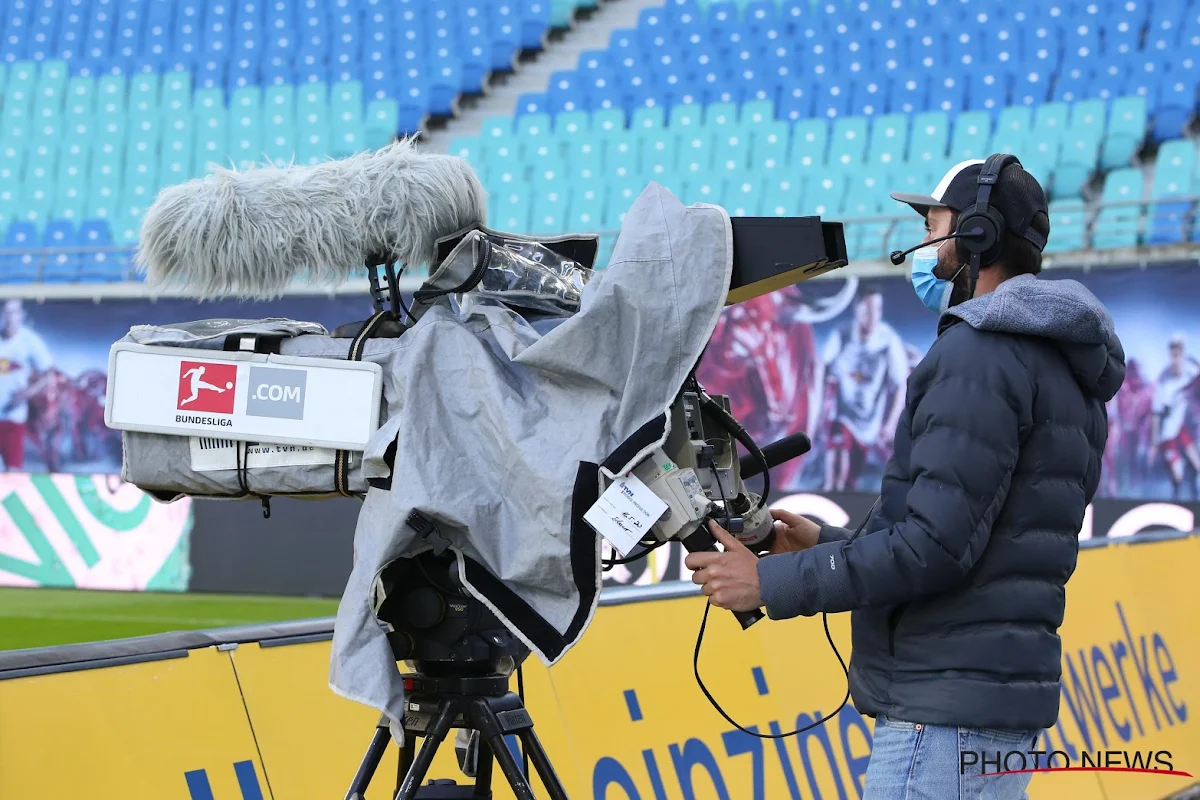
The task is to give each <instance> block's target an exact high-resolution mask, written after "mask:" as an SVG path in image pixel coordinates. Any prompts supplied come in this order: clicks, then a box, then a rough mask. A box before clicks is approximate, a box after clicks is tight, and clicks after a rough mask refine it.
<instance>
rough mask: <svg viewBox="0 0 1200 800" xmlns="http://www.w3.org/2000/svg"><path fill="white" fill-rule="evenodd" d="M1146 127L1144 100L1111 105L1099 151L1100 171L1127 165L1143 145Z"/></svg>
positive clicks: (1127, 99) (1122, 99)
mask: <svg viewBox="0 0 1200 800" xmlns="http://www.w3.org/2000/svg"><path fill="white" fill-rule="evenodd" d="M1146 123H1147V101H1146V98H1144V97H1120V98H1117V99H1116V100H1114V101H1113V104H1112V108H1111V109H1110V110H1109V117H1108V126H1107V129H1106V132H1105V137H1104V141H1103V143H1102V144H1101V149H1100V166H1101V168H1102V169H1105V170H1110V169H1116V168H1118V167H1122V166H1125V165H1127V164H1129V162H1130V161H1131V160H1132V159H1133V156H1134V154H1135V153H1137V151H1138V150H1139V149H1141V146H1142V143H1143V142H1144V141H1145V138H1146Z"/></svg>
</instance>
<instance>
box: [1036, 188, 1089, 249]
mask: <svg viewBox="0 0 1200 800" xmlns="http://www.w3.org/2000/svg"><path fill="white" fill-rule="evenodd" d="M1049 210H1050V240H1049V241H1048V242H1046V252H1047V253H1064V252H1068V251H1072V250H1082V249H1083V248H1084V246H1085V240H1086V234H1087V207H1086V206H1085V205H1084V203H1083V202H1082V201H1080V200H1060V201H1056V202H1052V203H1051V204H1050V209H1049Z"/></svg>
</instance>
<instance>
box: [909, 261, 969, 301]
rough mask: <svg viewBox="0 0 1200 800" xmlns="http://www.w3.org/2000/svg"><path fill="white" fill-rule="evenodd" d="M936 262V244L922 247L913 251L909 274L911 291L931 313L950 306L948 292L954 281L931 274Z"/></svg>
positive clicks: (951, 288) (952, 288) (952, 287)
mask: <svg viewBox="0 0 1200 800" xmlns="http://www.w3.org/2000/svg"><path fill="white" fill-rule="evenodd" d="M937 264H938V248H937V246H936V245H929V246H928V247H922V248H921V249H920V250H918V251H917V252H915V253H913V260H912V273H911V274H912V284H913V291H915V292H916V293H917V297H918V298H919V299H920V300H921V303H922V305H924V306H925V307H926V308H928V309H929V310H930V311H932V312H933V313H935V314H938V315H941V314H944V313H946V309H948V308H950V294H951V292H953V291H954V283H953V279H951V280H946V279H945V278H939V277H937V276H936V275H934V274H933V271H934V269H936V268H937ZM959 271H960V272H961V271H962V270H959ZM955 277H957V275H955Z"/></svg>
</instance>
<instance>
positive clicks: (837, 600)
mask: <svg viewBox="0 0 1200 800" xmlns="http://www.w3.org/2000/svg"><path fill="white" fill-rule="evenodd" d="M982 165H983V162H980V161H971V162H964V163H962V164H959V165H957V166H956V167H954V168H953V169H952V170H951V171H950V173H949V174H947V175H946V176H945V177H944V178H943V179H942V181H941V183H940V184H939V185H938V187H937V188H936V189H935V190H934V192H933V194H932V195H931V196H921V195H907V194H893V195H892V197H893V198H894V199H897V200H900V201H902V202H906V203H908V204H909V205H911V206H913V208H915V209H916V211H917V212H918V213H920V214H921V215H922V216H923V217H924V218H925V227H926V237H925V239H924V242H925V243H929V244H927V245H926V246H925V247H923V248H921V249H920V250H918V251H917V253H916V256H915V258H913V261H912V267H911V270H912V277H913V286H914V289H915V291H916V292H917V295H918V297H919V298H920V299H921V301H922V302H923V304H924V305H925V306H926V307H927V308H929V310H930V311H932V312H934V313H937V314H938V315H939V321H938V337H937V339H936V341H935V342H934V344H933V345H932V347H931V348H930V349H929V352H928V353H927V354H926V355H925V357H924V359H922V361H921V363H920V364H919V365H918V366H917V367H916V369H915V370H914V371H913V373H912V375H911V377H910V378H909V380H908V385H907V397H906V399H905V408H904V411H903V413H902V415H901V417H900V421H899V424H898V426H897V429H896V432H895V439H894V449H893V455H892V457H891V459H890V460H889V462H888V465H887V468H886V471H885V474H884V477H883V481H882V487H881V498H880V502H879V504H878V506H877V510H876V511H875V512H874V513H873V514H872V516H871V517H870V519H869V520H868V522H867V524H866V525H865V526H864V527H863V529H862V530H861V532H860V533H858V534H852V533H851V532H850V531H848V530H844V529H840V528H834V527H831V526H827V525H820V526H818V525H817V524H816V523H813V522H811V521H809V520H807V519H805V518H803V517H799V516H795V515H792V514H789V513H785V512H781V511H774V512H773V515H774V517H775V519H776V520H777V522H776V528H777V535H776V539H775V543H774V545H773V548H772V550H771V552H770V553H769V554H768V555H766V556H765V557H763V558H761V559H760V558H758V557H757V556H756V555H755V554H754V553H752V552H750V551H749V550H747V549H746V548H745V547H743V546H742V545H741V544H740V543H739V542H738V541H737V540H736V539H734V538H733V537H732V536H730V535H729V534H728V533H727V532H725V531H724V530H722V529H720V527H719V526H717V525H716V524H715V523H712V528H713V533H714V535H715V536H716V537H717V538H718V540H719V541H720V542H721V543H722V545H723V546H724V552H722V553H697V554H692V555H689V556H688V557H687V560H686V564H687V566H688V567H689V568H690V569H693V570H696V572H695V574H694V575H693V580H694V581H695V582H696V583H699V584H701V585H703V586H704V594H705V595H708V596H709V597H710V599H711V602H712V603H713V605H717V606H719V607H722V608H729V609H733V610H737V611H747V610H752V609H756V608H760V607H765V609H766V612H767V614H768V616H770V617H771V618H772V619H786V618H791V617H798V616H813V615H815V614H819V613H822V612H830V613H833V612H840V611H853V615H852V617H851V627H852V638H853V652H852V655H851V661H850V668H849V669H850V688H851V692H852V696H853V699H854V704H855V706H856V708H857V709H858V710H859V711H860V712H862V713H864V714H867V715H869V716H873V717H875V719H876V725H875V734H874V743H873V746H872V752H871V760H870V765H869V767H868V769H867V775H866V787H865V795H864V796H865V797H866V798H867V800H890V799H891V798H912V797H921V798H939V800H942V799H944V798H958V797H980V796H986V797H990V798H1024V797H1025V796H1026V795H1025V791H1026V787H1027V785H1028V782H1029V778H1030V776H1029V774H1028V773H1026V774H1009V775H993V776H991V777H978V775H977V772H976V775H972V774H970V773H967V774H965V775H964V774H960V757H959V754H960V752H963V751H975V752H979V751H984V752H988V753H991V754H994V753H996V752H997V751H1000V752H1010V751H1022V752H1027V751H1029V750H1035V749H1038V748H1037V747H1036V746H1035V745H1036V742H1037V737H1038V736H1039V734H1040V733H1041V732H1042V731H1043V730H1044V729H1046V728H1048V727H1050V726H1052V725H1053V724H1054V723H1055V721H1056V720H1057V718H1058V711H1059V693H1060V681H1061V664H1060V657H1061V642H1060V639H1059V636H1058V633H1057V631H1058V628H1059V626H1060V625H1061V623H1062V620H1063V615H1064V612H1065V604H1066V592H1065V586H1066V583H1067V580H1068V578H1069V577H1070V575H1071V573H1072V571H1073V570H1074V568H1075V564H1076V556H1077V553H1078V547H1079V543H1078V533H1079V530H1080V528H1081V526H1082V523H1083V517H1084V511H1085V508H1086V506H1087V505H1088V503H1089V502H1090V501H1091V499H1092V497H1093V495H1094V494H1095V492H1096V489H1097V486H1098V484H1099V480H1100V469H1101V458H1102V456H1103V452H1104V448H1105V443H1106V438H1107V430H1108V425H1107V420H1106V413H1105V403H1106V402H1107V401H1108V400H1110V399H1111V398H1112V397H1113V396H1114V395H1115V394H1116V392H1117V389H1118V388H1119V387H1120V386H1121V383H1122V381H1123V380H1124V375H1125V356H1124V352H1123V350H1122V347H1121V343H1120V341H1119V340H1118V339H1117V336H1116V334H1115V332H1114V330H1113V323H1112V319H1111V317H1110V315H1109V314H1108V312H1107V310H1106V309H1105V308H1104V307H1103V306H1102V305H1101V303H1100V302H1099V301H1098V300H1097V299H1096V298H1095V296H1094V295H1092V294H1091V293H1090V292H1089V291H1088V290H1087V289H1086V288H1084V287H1083V286H1082V285H1081V284H1080V283H1078V282H1076V281H1073V280H1047V279H1045V278H1041V277H1038V273H1039V272H1040V270H1041V262H1042V248H1043V247H1044V246H1045V241H1046V237H1047V236H1048V235H1049V227H1050V226H1049V218H1048V214H1047V207H1046V199H1045V195H1044V193H1043V192H1042V188H1041V186H1040V185H1038V183H1037V181H1036V180H1035V179H1034V178H1033V177H1032V176H1031V175H1030V174H1029V173H1028V172H1026V171H1025V170H1024V169H1023V168H1022V167H1021V166H1020V165H1019V164H1010V165H1009V166H1007V167H1005V168H1003V169H1002V170H1001V171H1000V173H999V177H998V180H997V183H996V184H995V186H994V188H993V190H992V193H991V197H990V203H991V206H992V207H993V208H994V209H997V210H999V211H1000V212H1001V214H1002V215H1003V217H1004V226H1005V228H1006V230H1005V232H1004V236H1003V240H1002V249H1001V250H1000V255H999V257H998V258H997V259H996V260H995V261H994V262H992V263H991V264H990V265H984V264H983V263H982V262H981V269H980V270H979V273H978V279H977V282H976V284H975V285H974V286H973V287H972V286H971V285H970V279H969V276H970V274H971V271H970V269H969V268H965V266H966V264H967V262H969V260H970V255H969V254H968V253H966V252H965V250H964V248H963V247H962V246H961V244H960V242H959V240H958V239H955V238H950V239H947V240H945V241H943V242H941V244H940V245H937V244H935V243H932V240H935V239H938V238H940V237H944V236H948V235H951V234H953V233H954V232H955V231H956V230H957V228H958V217H959V215H960V214H963V213H965V212H967V211H969V210H970V209H971V208H972V207H973V206H974V205H975V203H976V198H977V192H978V188H979V176H980V173H981V170H982V169H983V166H982ZM964 227H965V226H964ZM893 260H894V261H895V260H896V259H893ZM975 769H976V771H977V770H978V768H975ZM987 771H988V772H989V773H994V772H996V768H995V767H991V766H989V768H988V770H987Z"/></svg>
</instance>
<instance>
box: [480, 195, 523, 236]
mask: <svg viewBox="0 0 1200 800" xmlns="http://www.w3.org/2000/svg"><path fill="white" fill-rule="evenodd" d="M494 200H495V205H494V207H493V208H492V209H489V213H488V217H489V219H491V220H494V222H493V224H492V226H491V227H493V228H496V229H498V230H502V231H510V232H512V233H525V232H527V231H528V230H529V220H530V216H531V214H530V212H531V205H532V195H531V194H530V192H529V191H528V190H527V187H526V186H524V185H520V186H516V187H514V188H513V189H511V190H509V191H507V192H504V193H501V194H497V195H496V197H495V198H494Z"/></svg>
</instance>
